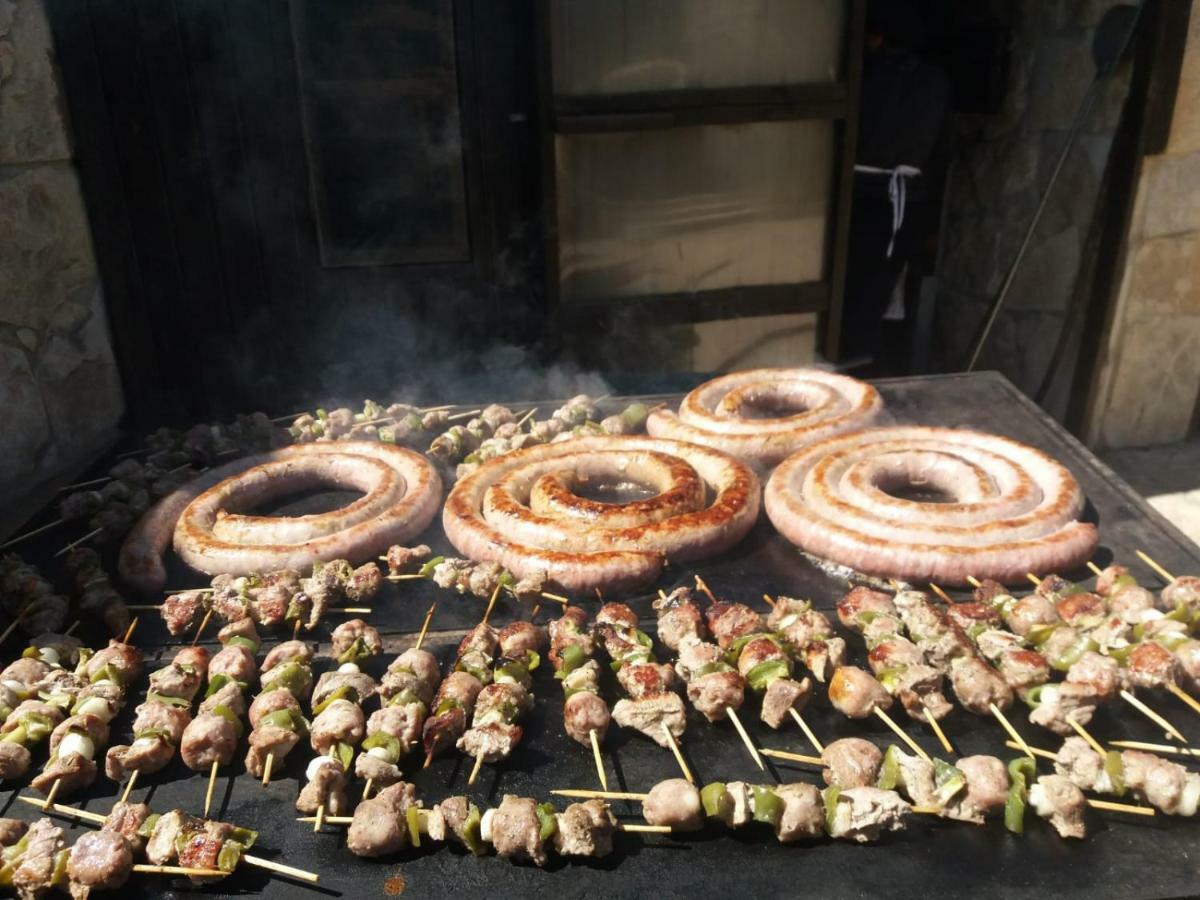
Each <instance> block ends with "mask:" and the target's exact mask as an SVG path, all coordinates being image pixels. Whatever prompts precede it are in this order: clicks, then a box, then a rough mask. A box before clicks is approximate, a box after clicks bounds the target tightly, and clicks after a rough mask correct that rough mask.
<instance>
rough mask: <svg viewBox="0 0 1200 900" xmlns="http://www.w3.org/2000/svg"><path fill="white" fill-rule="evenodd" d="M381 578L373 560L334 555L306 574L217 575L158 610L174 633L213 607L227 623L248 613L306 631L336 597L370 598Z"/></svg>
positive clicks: (268, 623)
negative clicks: (296, 624) (360, 562)
mask: <svg viewBox="0 0 1200 900" xmlns="http://www.w3.org/2000/svg"><path fill="white" fill-rule="evenodd" d="M382 582H383V576H382V573H381V572H380V571H379V567H378V566H377V565H376V564H375V563H373V562H369V563H365V564H363V565H361V566H358V567H357V568H355V567H354V566H352V565H351V564H350V563H349V562H348V561H347V560H344V559H335V560H331V561H330V562H327V563H323V564H322V563H317V564H316V565H314V566H313V573H312V575H311V576H310V577H308V578H304V577H301V575H300V573H299V572H297V571H296V570H295V569H277V570H275V571H273V572H267V573H266V574H262V575H257V574H252V575H241V576H232V575H217V576H216V577H215V578H213V580H212V583H211V587H209V588H200V589H195V590H187V591H179V592H177V593H174V594H171V595H170V596H168V597H167V599H166V600H164V601H163V603H162V604H161V606H155V607H154V609H156V610H158V611H160V612H161V614H162V617H163V621H164V622H165V623H166V626H167V631H169V632H170V633H171V634H174V635H178V634H183V633H184V632H187V631H190V630H191V629H192V627H193V626H194V624H195V622H196V620H197V619H198V618H199V617H201V616H203V615H204V613H205V612H206V611H209V610H211V611H212V612H213V613H214V614H215V615H217V616H218V617H219V618H220V619H221V620H222V621H224V622H235V621H237V620H239V619H246V618H249V619H252V620H253V621H254V623H255V624H256V625H258V626H259V627H262V628H273V627H275V626H277V625H279V624H281V623H283V622H303V623H304V628H305V630H308V631H311V630H312V629H313V628H315V627H316V626H317V624H318V623H319V622H320V621H321V619H322V617H323V616H324V615H325V614H326V613H327V612H330V611H333V606H334V605H335V604H336V603H337V602H339V601H346V602H349V603H352V604H354V603H363V602H366V601H368V600H370V599H371V598H372V597H374V596H375V594H376V593H378V591H379V586H380V585H381V584H382Z"/></svg>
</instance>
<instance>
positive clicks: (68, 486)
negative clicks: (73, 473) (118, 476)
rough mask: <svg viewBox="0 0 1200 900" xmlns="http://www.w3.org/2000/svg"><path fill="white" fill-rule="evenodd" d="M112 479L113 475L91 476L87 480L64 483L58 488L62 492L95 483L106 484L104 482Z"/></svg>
mask: <svg viewBox="0 0 1200 900" xmlns="http://www.w3.org/2000/svg"><path fill="white" fill-rule="evenodd" d="M112 480H113V478H112V476H111V475H102V476H101V477H99V478H90V479H88V480H87V481H77V482H75V483H74V484H64V485H63V486H62V487H60V488H59V489H58V492H59V493H60V494H61V493H62V492H63V491H74V490H76V489H78V488H85V487H91V486H92V485H95V484H104V482H106V481H112Z"/></svg>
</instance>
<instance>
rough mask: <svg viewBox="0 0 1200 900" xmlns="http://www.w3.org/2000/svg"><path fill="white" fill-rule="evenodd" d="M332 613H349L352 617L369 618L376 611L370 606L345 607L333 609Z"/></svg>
mask: <svg viewBox="0 0 1200 900" xmlns="http://www.w3.org/2000/svg"><path fill="white" fill-rule="evenodd" d="M330 612H341V613H348V614H349V615H352V616H369V615H370V614H371V613H373V612H375V610H374V609H373V608H371V607H370V606H343V607H342V608H341V609H331V610H330Z"/></svg>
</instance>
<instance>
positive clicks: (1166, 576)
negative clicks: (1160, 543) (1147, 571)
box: [1137, 550, 1175, 582]
mask: <svg viewBox="0 0 1200 900" xmlns="http://www.w3.org/2000/svg"><path fill="white" fill-rule="evenodd" d="M1137 555H1138V559H1140V560H1141V561H1142V562H1144V563H1145V564H1146V565H1148V566H1149V567H1150V568H1152V569H1153V570H1154V571H1155V572H1157V573H1158V575H1159V577H1160V578H1162V579H1163V580H1164V581H1167V582H1171V581H1174V580H1175V576H1174V575H1172V574H1171V573H1170V572H1168V571H1167V570H1166V569H1164V568H1163V567H1162V566H1160V565H1159V564H1158V563H1156V562H1155V561H1154V560H1152V559H1151V558H1150V557H1149V556H1147V555H1146V554H1145V553H1143V552H1142V551H1141V550H1138V551H1137Z"/></svg>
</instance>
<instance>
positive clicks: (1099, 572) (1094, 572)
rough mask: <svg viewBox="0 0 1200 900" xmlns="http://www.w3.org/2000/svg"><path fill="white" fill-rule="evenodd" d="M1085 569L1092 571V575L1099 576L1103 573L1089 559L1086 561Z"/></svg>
mask: <svg viewBox="0 0 1200 900" xmlns="http://www.w3.org/2000/svg"><path fill="white" fill-rule="evenodd" d="M1087 567H1088V568H1089V569H1091V570H1092V574H1093V575H1100V574H1102V573H1103V572H1104V570H1103V569H1101V568H1100V567H1099V566H1098V565H1096V564H1095V563H1094V562H1092V561H1091V560H1090V559H1089V560H1088V563H1087Z"/></svg>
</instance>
